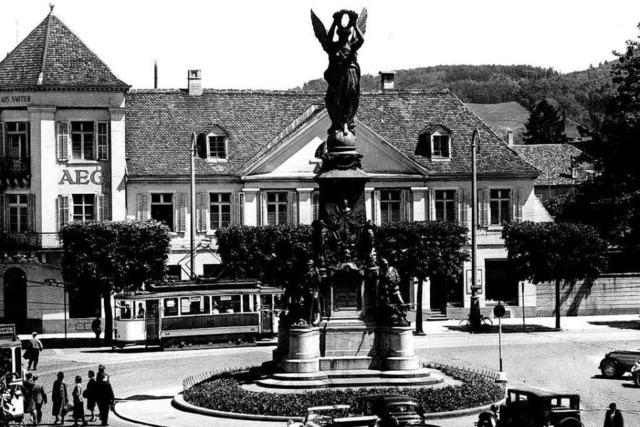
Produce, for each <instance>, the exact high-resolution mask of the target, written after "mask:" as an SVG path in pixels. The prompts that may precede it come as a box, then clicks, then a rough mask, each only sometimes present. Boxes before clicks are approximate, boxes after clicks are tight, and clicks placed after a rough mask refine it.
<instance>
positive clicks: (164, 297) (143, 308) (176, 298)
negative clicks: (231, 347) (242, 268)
mask: <svg viewBox="0 0 640 427" xmlns="http://www.w3.org/2000/svg"><path fill="white" fill-rule="evenodd" d="M283 292H284V291H283V290H282V289H279V288H275V287H271V286H263V285H261V284H260V283H259V282H258V281H255V280H244V281H216V282H213V283H193V282H187V283H169V284H156V285H150V286H148V290H145V291H139V292H135V293H126V294H118V295H116V296H115V297H114V323H113V338H114V339H113V342H114V346H115V347H119V348H122V347H124V346H128V345H145V346H156V345H157V346H160V347H168V346H175V345H178V346H183V345H185V344H188V343H213V342H221V341H232V342H241V341H250V342H253V341H255V340H256V339H259V338H265V337H272V336H274V335H275V334H277V331H278V315H279V313H280V311H281V305H282V294H283Z"/></svg>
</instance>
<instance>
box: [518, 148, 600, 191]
mask: <svg viewBox="0 0 640 427" xmlns="http://www.w3.org/2000/svg"><path fill="white" fill-rule="evenodd" d="M512 148H513V149H514V150H515V151H516V152H517V153H518V154H519V155H520V156H521V157H522V158H523V159H525V160H526V161H527V162H529V163H530V164H531V165H533V166H535V167H536V168H537V169H539V170H540V175H539V176H538V178H537V179H536V180H535V181H534V185H573V184H575V183H577V182H580V181H583V180H585V179H586V178H587V176H588V171H587V169H588V168H589V164H588V163H585V162H583V161H582V159H581V157H580V156H581V154H582V151H581V150H580V149H579V148H577V147H576V146H575V145H573V144H527V145H514V146H513V147H512ZM578 159H580V161H578ZM572 167H575V168H576V173H577V176H576V179H573V178H572V176H571V170H572Z"/></svg>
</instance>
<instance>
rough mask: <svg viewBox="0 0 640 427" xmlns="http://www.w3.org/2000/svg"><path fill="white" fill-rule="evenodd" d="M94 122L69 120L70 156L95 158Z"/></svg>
mask: <svg viewBox="0 0 640 427" xmlns="http://www.w3.org/2000/svg"><path fill="white" fill-rule="evenodd" d="M94 144H95V129H94V122H71V158H72V159H78V160H94V159H95V151H94V150H95V145H94Z"/></svg>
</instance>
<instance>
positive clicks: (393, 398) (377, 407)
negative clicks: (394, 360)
mask: <svg viewBox="0 0 640 427" xmlns="http://www.w3.org/2000/svg"><path fill="white" fill-rule="evenodd" d="M359 409H360V411H361V412H362V413H363V414H365V415H376V416H377V417H379V422H378V424H376V426H379V427H391V426H393V427H396V426H412V427H417V426H422V427H438V426H437V425H435V424H427V423H426V421H425V419H424V413H423V410H422V406H421V405H420V402H419V401H418V399H415V398H413V397H410V396H404V395H401V394H386V395H379V396H369V397H367V398H365V399H363V400H362V401H361V402H360V408H359Z"/></svg>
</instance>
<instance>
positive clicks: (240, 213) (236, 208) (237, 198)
mask: <svg viewBox="0 0 640 427" xmlns="http://www.w3.org/2000/svg"><path fill="white" fill-rule="evenodd" d="M231 203H232V205H231V211H232V212H233V218H232V222H231V225H238V226H240V225H243V224H244V194H243V193H242V192H240V191H239V192H237V193H233V194H232V195H231Z"/></svg>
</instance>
